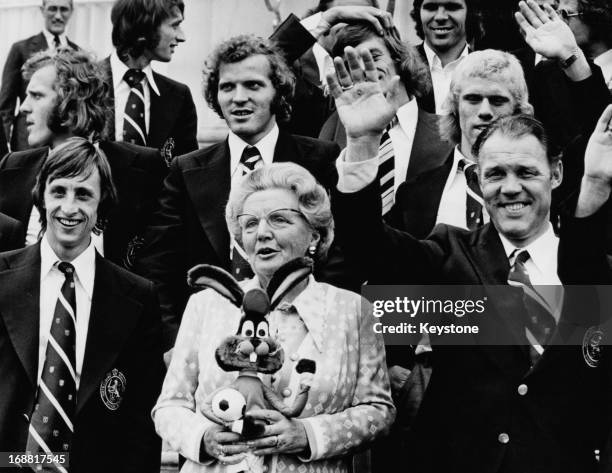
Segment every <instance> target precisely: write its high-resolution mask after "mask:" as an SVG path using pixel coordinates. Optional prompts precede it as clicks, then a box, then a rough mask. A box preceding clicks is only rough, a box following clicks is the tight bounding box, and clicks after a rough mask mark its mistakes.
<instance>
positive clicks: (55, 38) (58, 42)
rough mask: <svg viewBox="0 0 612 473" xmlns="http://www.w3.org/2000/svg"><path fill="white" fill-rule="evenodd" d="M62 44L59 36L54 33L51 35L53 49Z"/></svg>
mask: <svg viewBox="0 0 612 473" xmlns="http://www.w3.org/2000/svg"><path fill="white" fill-rule="evenodd" d="M61 45H62V43H60V39H59V36H58V35H56V34H54V35H53V47H54V48H55V50H56V51H57V48H59V47H60V46H61Z"/></svg>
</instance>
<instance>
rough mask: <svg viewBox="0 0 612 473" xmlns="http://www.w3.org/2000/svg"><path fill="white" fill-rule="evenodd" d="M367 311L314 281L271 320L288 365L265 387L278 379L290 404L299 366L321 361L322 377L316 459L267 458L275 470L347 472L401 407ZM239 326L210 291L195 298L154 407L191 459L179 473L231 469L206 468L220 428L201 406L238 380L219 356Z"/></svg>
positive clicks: (308, 416) (313, 415)
mask: <svg viewBox="0 0 612 473" xmlns="http://www.w3.org/2000/svg"><path fill="white" fill-rule="evenodd" d="M255 284H257V282H256V280H251V281H248V282H246V284H244V285H245V286H246V289H248V288H250V287H253V286H254V285H255ZM363 303H367V302H365V301H363ZM361 304H362V298H361V296H359V295H358V294H355V293H353V292H349V291H345V290H342V289H338V288H336V287H334V286H330V285H328V284H322V283H318V282H316V281H315V280H314V278H312V277H311V278H310V280H309V282H308V286H307V287H306V288H305V289H304V291H302V292H301V293H300V294H299V295H298V296H297V297H296V298H295V299H294V301H293V303H292V307H284V308H282V309H279V310H277V311H275V312H273V313H272V314H270V316H269V324H270V334H271V335H276V336H277V337H278V340H279V342H280V343H281V345H283V348H284V350H285V365H284V367H283V369H281V371H279V372H278V373H276V374H275V375H274V376H273V377H270V376H269V375H266V376H263V377H262V379H263V381H264V383H271V382H272V383H273V384H272V386H273V387H274V388H275V390H276V391H277V392H278V393H282V395H283V396H284V399H285V402H286V403H287V404H288V405H292V404H293V401H294V398H295V393H296V392H297V388H298V385H299V375H298V374H297V373H296V371H295V369H293V367H294V366H295V363H297V361H298V360H299V359H301V358H309V359H313V360H315V361H316V373H315V375H314V379H313V383H312V388H311V390H310V393H309V397H308V403H307V404H306V408H305V409H304V411H303V412H302V414H301V416H300V421H301V422H302V423H303V425H304V427H305V430H306V433H307V436H308V442H309V446H310V450H311V455H310V457H309V458H302V457H298V456H297V455H272V456H268V457H266V458H265V462H266V465H267V466H268V468H267V472H268V473H282V472H294V471H297V472H299V473H308V472H313V473H315V472H323V471H325V472H330V473H332V472H338V473H342V472H347V471H349V465H350V462H351V455H350V453H351V452H352V451H353V450H355V449H356V448H357V447H360V446H362V445H364V444H368V443H370V442H371V441H373V440H374V439H375V438H376V437H378V436H379V435H380V434H381V433H383V432H384V431H385V430H387V429H388V428H389V427H390V426H391V423H392V422H393V419H394V417H395V408H394V406H393V403H392V401H391V394H390V389H389V379H388V375H387V369H386V364H385V349H384V343H383V340H382V337H381V336H380V335H379V334H375V333H374V330H373V320H374V319H373V317H372V316H371V315H370V313H369V311H364V313H363V314H362V310H361ZM281 306H282V304H281ZM368 310H369V308H368ZM366 312H367V313H366ZM239 321H240V311H239V309H237V308H236V307H235V306H233V305H232V304H231V303H230V302H229V301H227V300H226V299H224V298H223V297H222V296H220V295H219V294H217V293H216V292H214V291H212V290H206V291H202V292H200V293H198V294H195V295H193V296H192V297H191V298H190V299H189V302H188V304H187V307H186V309H185V314H184V316H183V321H182V323H181V327H180V330H179V334H178V338H177V341H176V345H175V347H174V353H173V356H172V362H171V364H170V367H169V369H168V373H167V375H166V379H165V381H164V385H163V388H162V392H161V395H160V397H159V400H158V401H157V405H156V406H155V407H154V409H153V417H154V420H155V426H156V429H157V432H158V433H159V435H161V437H162V438H163V439H165V440H166V441H168V443H169V444H170V446H171V447H172V448H173V449H175V450H177V451H178V452H180V453H181V455H183V456H184V457H185V458H187V461H186V463H185V465H184V466H183V468H182V469H181V473H190V472H206V473H208V472H227V471H228V469H229V468H230V467H227V466H225V465H222V464H221V463H219V462H217V461H216V460H215V461H210V462H208V463H207V464H201V463H199V462H198V459H199V450H200V441H201V439H202V436H203V435H204V432H205V431H206V429H207V428H208V427H209V426H211V425H213V424H212V422H210V421H209V420H208V419H206V418H205V417H204V416H203V415H202V414H201V409H200V408H201V406H202V405H203V404H204V399H205V398H206V396H207V395H208V394H209V393H211V392H212V391H214V390H216V389H218V388H220V387H223V386H226V385H228V384H230V383H231V382H232V381H233V380H234V379H235V378H236V376H237V373H236V372H230V373H228V372H225V371H223V370H222V369H221V368H219V366H218V365H217V363H216V361H215V356H214V352H215V349H216V348H217V346H218V345H219V344H220V343H221V341H222V340H223V339H224V338H225V337H226V336H228V335H231V334H233V333H235V332H236V330H237V328H238V325H239ZM288 367H290V368H291V369H288Z"/></svg>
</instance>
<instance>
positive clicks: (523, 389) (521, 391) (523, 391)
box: [517, 384, 529, 396]
mask: <svg viewBox="0 0 612 473" xmlns="http://www.w3.org/2000/svg"><path fill="white" fill-rule="evenodd" d="M517 391H518V393H519V394H520V395H521V396H524V395H525V394H527V391H529V388H528V387H527V385H526V384H521V385H520V386H519V387H518V389H517Z"/></svg>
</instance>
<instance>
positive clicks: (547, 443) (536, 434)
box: [332, 185, 612, 473]
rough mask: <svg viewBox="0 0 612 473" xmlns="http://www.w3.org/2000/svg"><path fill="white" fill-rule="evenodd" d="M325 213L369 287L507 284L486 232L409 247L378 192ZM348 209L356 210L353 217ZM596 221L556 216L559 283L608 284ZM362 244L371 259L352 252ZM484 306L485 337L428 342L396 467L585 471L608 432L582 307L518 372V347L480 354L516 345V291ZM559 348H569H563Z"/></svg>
mask: <svg viewBox="0 0 612 473" xmlns="http://www.w3.org/2000/svg"><path fill="white" fill-rule="evenodd" d="M332 205H333V206H334V209H333V210H334V215H335V217H336V230H337V236H338V238H339V240H340V242H341V244H342V245H343V249H344V250H345V256H346V257H347V259H355V258H359V260H360V261H361V263H362V264H363V265H364V267H366V268H367V272H368V274H370V275H372V277H373V278H376V277H378V276H379V274H380V273H381V272H384V273H386V276H387V277H388V279H389V280H392V281H393V282H394V284H466V285H502V284H506V282H507V278H508V273H509V269H510V267H509V264H508V259H507V257H506V254H505V251H504V249H503V245H502V243H501V240H500V238H499V235H498V233H497V231H496V230H495V228H494V227H493V226H492V225H490V224H487V225H485V226H484V227H482V228H480V229H478V230H476V231H473V232H469V231H465V230H461V229H457V228H453V227H449V226H447V225H439V226H437V227H436V229H435V230H434V232H433V233H432V234H431V235H430V236H429V237H428V238H427V239H426V240H418V239H416V238H414V237H413V236H411V235H409V234H407V233H404V232H400V231H397V230H394V229H392V228H390V227H388V226H384V225H383V224H382V221H381V218H380V198H379V197H378V185H371V186H369V187H367V188H366V189H364V190H363V191H361V192H359V193H356V194H341V193H339V192H336V193H335V194H334V195H333V198H332ZM353 209H359V218H355V211H354V210H353ZM601 217H602V215H601V214H596V215H594V216H591V217H588V218H584V219H575V218H568V219H567V220H565V221H564V223H563V224H562V226H561V232H562V233H561V237H560V244H559V253H558V258H559V267H558V273H559V277H560V279H561V281H563V283H564V284H593V283H598V284H608V283H609V281H610V273H609V268H608V266H607V262H606V259H605V253H604V245H603V241H602V240H603V238H602V237H603V221H602V218H601ZM356 235H358V236H359V238H356ZM584 241H589V245H584ZM365 242H367V245H368V246H369V247H371V248H374V249H375V250H373V251H370V252H364V251H362V248H363V245H364V244H365ZM578 247H580V248H581V251H576V248H578ZM569 289H570V288H568V287H566V294H568V292H571V291H569ZM489 300H490V301H491V304H492V308H493V310H492V312H491V313H489V312H488V313H487V318H486V319H483V322H482V324H480V328H481V332H482V333H486V334H487V335H488V338H487V339H476V340H477V342H478V341H479V343H475V344H473V345H470V346H461V347H452V346H445V347H441V346H436V345H435V344H434V350H433V366H434V367H435V368H434V370H433V374H432V376H431V381H430V383H429V386H428V389H427V391H426V393H425V397H424V400H423V403H422V405H421V408H420V411H419V413H418V415H417V418H416V424H415V425H414V427H413V429H412V430H411V433H410V434H408V435H407V436H406V437H405V439H404V440H405V445H404V448H403V449H402V455H403V458H404V459H406V462H407V465H406V468H408V469H410V471H415V472H419V473H420V472H425V471H427V472H436V473H437V472H448V471H455V472H500V471H501V472H536V471H537V472H551V473H552V472H560V471H562V472H579V471H585V472H587V471H588V472H590V471H595V470H596V467H597V465H596V464H595V460H594V455H593V451H594V450H595V449H603V446H604V442H605V437H606V435H607V434H608V432H609V431H610V425H612V417H611V416H610V407H611V401H610V400H611V399H612V397H611V396H612V392H611V387H612V383H611V381H612V380H611V377H612V375H611V373H612V371H611V368H612V366H611V364H610V361H611V360H610V356H609V354H610V353H609V352H607V353H606V354H604V356H603V358H602V362H601V364H600V365H599V367H597V368H591V367H589V366H587V364H586V363H585V358H584V355H583V353H582V350H583V349H582V346H581V344H580V341H582V340H583V337H584V335H585V333H586V330H587V329H588V327H589V326H592V325H598V324H599V323H600V321H599V320H598V313H597V312H592V311H591V310H590V309H591V307H588V308H587V307H584V308H583V309H582V310H580V311H578V312H579V314H578V315H579V316H581V319H578V320H577V319H576V318H572V314H571V313H569V312H567V311H564V312H563V314H562V315H561V319H560V321H559V323H558V324H557V330H556V333H555V334H554V336H553V337H554V338H553V340H554V341H555V342H559V343H558V344H556V345H554V346H553V345H551V346H548V347H547V348H546V350H545V351H544V354H543V356H542V357H541V358H540V359H539V360H538V362H537V363H536V364H535V365H534V367H533V369H530V359H529V353H528V350H527V349H526V347H525V346H524V345H525V344H524V341H523V346H519V342H518V341H517V345H510V346H508V345H506V346H492V345H495V343H494V340H496V338H492V337H495V336H496V334H506V333H510V334H514V335H516V336H518V337H519V338H518V339H517V340H520V338H521V337H522V336H521V335H519V334H521V333H522V332H521V330H520V327H517V325H518V323H517V321H520V320H522V319H521V318H520V315H519V314H518V313H517V310H520V309H521V308H522V292H520V290H519V292H518V293H517V294H513V297H508V298H489ZM566 302H568V298H567V297H566ZM570 302H571V301H570ZM565 307H566V306H565V305H564V308H565ZM576 312H577V311H576V310H574V311H573V315H576ZM483 340H484V342H485V343H486V344H487V345H489V346H487V345H483ZM566 340H572V341H573V342H572V343H566V344H563V342H564V341H566ZM575 340H577V341H578V344H577V345H576V344H574V341H575ZM606 348H607V347H606ZM568 380H569V381H570V382H568ZM521 384H524V385H525V386H526V388H527V390H528V391H527V393H526V395H524V396H523V395H520V393H517V388H518V386H519V385H521ZM399 418H400V414H399V413H398V419H399ZM502 433H505V434H506V435H507V436H508V437H507V439H509V441H508V442H505V441H504V439H503V437H502V436H501V434H502ZM605 454H606V452H603V453H602V455H605Z"/></svg>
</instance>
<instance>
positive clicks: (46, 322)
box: [38, 236, 96, 388]
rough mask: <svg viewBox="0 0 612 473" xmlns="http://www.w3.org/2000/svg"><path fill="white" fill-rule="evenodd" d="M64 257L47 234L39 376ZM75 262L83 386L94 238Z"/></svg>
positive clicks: (42, 254) (42, 261)
mask: <svg viewBox="0 0 612 473" xmlns="http://www.w3.org/2000/svg"><path fill="white" fill-rule="evenodd" d="M59 262H60V259H59V258H58V257H57V255H56V254H55V252H54V251H53V249H52V248H51V246H50V245H49V242H48V241H47V238H46V236H44V237H43V238H42V239H41V242H40V328H39V338H38V339H39V344H38V380H39V382H40V378H41V375H42V369H43V366H44V364H45V356H46V353H47V340H48V339H49V332H50V331H51V323H52V322H53V314H54V312H55V305H56V304H57V298H58V297H59V294H60V291H61V288H62V284H64V280H65V277H64V274H63V273H62V272H61V271H60V270H59V269H58V267H57V264H58V263H59ZM70 263H71V264H72V265H73V266H74V282H75V291H76V367H75V369H76V385H77V388H78V386H79V382H80V379H81V370H82V368H83V359H84V357H85V343H86V341H87V329H88V327H89V315H90V312H91V297H92V295H93V288H94V279H95V274H96V250H95V248H94V245H93V244H92V243H91V242H90V243H89V246H88V247H87V249H86V250H85V251H83V253H81V254H80V255H79V256H77V257H76V258H75V259H74V260H73V261H71V262H70Z"/></svg>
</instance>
